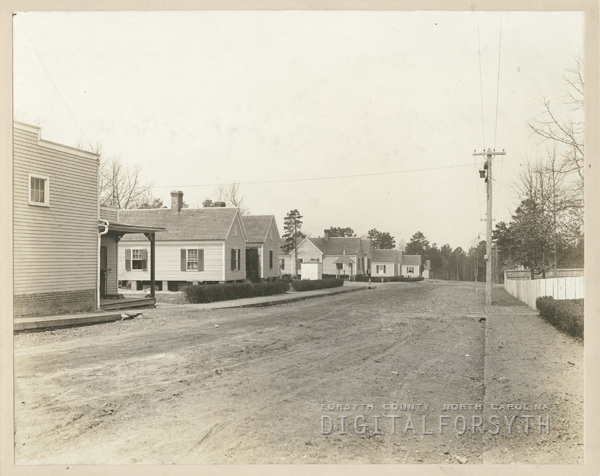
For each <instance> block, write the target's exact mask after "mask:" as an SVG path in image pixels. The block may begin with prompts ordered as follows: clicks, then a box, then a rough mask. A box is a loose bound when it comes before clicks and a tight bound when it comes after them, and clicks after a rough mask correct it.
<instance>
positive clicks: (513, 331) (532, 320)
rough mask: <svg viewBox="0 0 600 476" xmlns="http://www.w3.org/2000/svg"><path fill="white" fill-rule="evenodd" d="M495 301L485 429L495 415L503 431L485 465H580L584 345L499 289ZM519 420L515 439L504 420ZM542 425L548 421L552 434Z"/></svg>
mask: <svg viewBox="0 0 600 476" xmlns="http://www.w3.org/2000/svg"><path fill="white" fill-rule="evenodd" d="M492 298H493V300H492V302H493V303H494V305H492V306H490V307H487V308H486V330H485V365H484V384H485V387H486V393H485V402H484V405H483V408H484V415H483V421H484V422H487V421H489V418H490V417H492V416H493V415H496V416H497V417H498V420H497V422H499V424H500V429H501V431H500V432H499V434H498V435H490V434H485V436H484V452H483V455H484V461H483V463H484V464H499V463H532V464H536V463H545V464H565V463H571V464H573V463H582V462H583V343H581V342H578V341H576V340H575V339H573V338H572V337H570V336H568V335H566V334H563V333H561V332H560V331H558V330H557V329H556V328H555V327H553V326H552V325H550V324H548V323H547V322H546V321H544V320H543V319H542V318H541V317H540V316H539V315H538V312H537V311H534V310H533V309H531V308H530V307H528V306H527V305H526V304H524V303H522V302H520V301H518V300H517V299H515V298H513V297H512V296H510V295H509V294H508V293H507V292H506V291H505V290H504V289H503V288H499V289H496V288H494V290H493V293H492ZM501 404H504V405H506V408H505V409H502V408H501V407H500V405H501ZM508 404H513V405H515V406H516V405H521V406H522V407H516V408H515V407H513V408H511V409H509V408H508ZM534 404H538V405H541V406H542V409H540V408H535V407H533V405H534ZM523 405H529V406H523ZM543 405H547V407H543ZM529 415H531V416H532V418H530V430H529V434H527V433H526V432H525V420H526V418H525V417H524V416H529ZM513 416H514V417H515V420H514V425H513V427H512V434H510V435H509V434H508V431H507V425H506V422H505V418H507V419H508V420H510V419H511V418H513ZM540 418H541V422H542V423H545V422H546V418H549V430H548V433H546V427H544V426H542V427H540V421H539V419H540ZM540 429H541V432H540Z"/></svg>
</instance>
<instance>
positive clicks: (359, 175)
mask: <svg viewBox="0 0 600 476" xmlns="http://www.w3.org/2000/svg"><path fill="white" fill-rule="evenodd" d="M471 166H472V164H461V165H447V166H444V167H430V168H425V169H411V170H396V171H393V172H375V173H371V174H356V175H336V176H331V177H312V178H299V179H287V180H266V181H260V182H233V183H204V184H190V185H156V186H154V188H177V187H181V188H184V187H185V188H188V187H218V186H220V185H233V184H234V183H237V184H239V185H258V184H267V183H289V182H309V181H313V180H335V179H345V178H355V177H372V176H377V175H392V174H409V173H414V172H429V171H432V170H444V169H456V168H459V167H471Z"/></svg>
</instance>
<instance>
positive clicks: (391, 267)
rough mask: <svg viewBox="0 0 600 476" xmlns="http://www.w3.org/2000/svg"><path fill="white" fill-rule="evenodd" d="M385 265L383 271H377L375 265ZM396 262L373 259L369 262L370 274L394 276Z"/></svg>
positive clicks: (374, 275)
mask: <svg viewBox="0 0 600 476" xmlns="http://www.w3.org/2000/svg"><path fill="white" fill-rule="evenodd" d="M381 265H385V273H378V272H377V266H381ZM396 269H397V266H396V263H394V262H393V261H373V262H371V276H373V277H374V278H375V277H377V276H396Z"/></svg>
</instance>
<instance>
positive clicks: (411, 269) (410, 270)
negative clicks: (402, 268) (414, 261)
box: [406, 266, 415, 273]
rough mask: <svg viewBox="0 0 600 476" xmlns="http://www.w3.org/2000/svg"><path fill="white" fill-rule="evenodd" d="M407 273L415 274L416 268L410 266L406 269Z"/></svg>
mask: <svg viewBox="0 0 600 476" xmlns="http://www.w3.org/2000/svg"><path fill="white" fill-rule="evenodd" d="M406 272H407V273H414V272H415V268H414V267H413V266H408V267H407V268H406Z"/></svg>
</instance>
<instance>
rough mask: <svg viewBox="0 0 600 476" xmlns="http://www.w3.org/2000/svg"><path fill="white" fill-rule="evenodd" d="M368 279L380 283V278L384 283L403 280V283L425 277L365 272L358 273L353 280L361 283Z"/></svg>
mask: <svg viewBox="0 0 600 476" xmlns="http://www.w3.org/2000/svg"><path fill="white" fill-rule="evenodd" d="M369 279H370V280H371V282H373V283H381V282H382V281H381V280H382V279H383V282H384V283H390V282H392V283H398V282H403V283H416V282H418V281H423V280H424V279H425V278H424V277H423V276H418V277H416V278H407V277H404V276H377V275H375V276H373V275H371V276H367V275H366V274H360V275H358V276H356V277H355V281H359V282H361V283H363V282H366V283H368V282H369Z"/></svg>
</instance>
